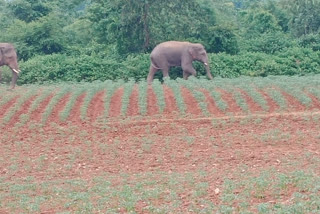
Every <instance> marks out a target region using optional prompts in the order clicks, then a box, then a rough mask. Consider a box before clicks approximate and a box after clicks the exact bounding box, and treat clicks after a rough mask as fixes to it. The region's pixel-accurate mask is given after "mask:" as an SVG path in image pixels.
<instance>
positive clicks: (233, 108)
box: [217, 89, 242, 114]
mask: <svg viewBox="0 0 320 214" xmlns="http://www.w3.org/2000/svg"><path fill="white" fill-rule="evenodd" d="M217 91H218V92H219V93H221V98H222V99H223V100H224V101H225V102H226V103H227V104H228V109H227V111H228V112H232V113H235V114H239V113H241V112H242V110H241V108H240V107H239V106H238V104H237V102H236V101H235V99H234V98H233V96H232V94H231V93H229V92H227V91H225V90H222V89H217Z"/></svg>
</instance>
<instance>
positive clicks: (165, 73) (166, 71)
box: [162, 67, 169, 77]
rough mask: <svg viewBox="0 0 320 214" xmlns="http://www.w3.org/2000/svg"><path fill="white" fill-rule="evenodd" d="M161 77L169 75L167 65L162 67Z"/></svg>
mask: <svg viewBox="0 0 320 214" xmlns="http://www.w3.org/2000/svg"><path fill="white" fill-rule="evenodd" d="M162 74H163V77H169V67H164V68H163V69H162Z"/></svg>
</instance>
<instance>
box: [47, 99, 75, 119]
mask: <svg viewBox="0 0 320 214" xmlns="http://www.w3.org/2000/svg"><path fill="white" fill-rule="evenodd" d="M70 96H71V93H68V94H66V95H64V96H63V97H62V98H61V99H60V100H59V102H58V103H57V104H56V105H55V107H54V109H53V111H52V113H51V115H50V116H49V118H48V121H47V123H51V122H55V123H60V117H59V113H60V112H61V111H62V110H63V109H64V107H65V106H66V104H67V102H68V100H69V98H70Z"/></svg>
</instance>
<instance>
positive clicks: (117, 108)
mask: <svg viewBox="0 0 320 214" xmlns="http://www.w3.org/2000/svg"><path fill="white" fill-rule="evenodd" d="M123 92H124V90H123V88H119V89H118V90H116V91H115V93H114V94H113V96H112V97H111V101H110V107H109V117H117V116H120V113H121V105H122V95H123Z"/></svg>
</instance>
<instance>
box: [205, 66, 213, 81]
mask: <svg viewBox="0 0 320 214" xmlns="http://www.w3.org/2000/svg"><path fill="white" fill-rule="evenodd" d="M204 65H205V66H206V71H207V75H208V78H209V79H211V80H212V79H213V77H212V75H211V72H210V67H209V64H208V63H207V62H205V63H204Z"/></svg>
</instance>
